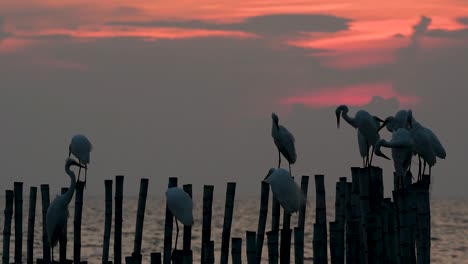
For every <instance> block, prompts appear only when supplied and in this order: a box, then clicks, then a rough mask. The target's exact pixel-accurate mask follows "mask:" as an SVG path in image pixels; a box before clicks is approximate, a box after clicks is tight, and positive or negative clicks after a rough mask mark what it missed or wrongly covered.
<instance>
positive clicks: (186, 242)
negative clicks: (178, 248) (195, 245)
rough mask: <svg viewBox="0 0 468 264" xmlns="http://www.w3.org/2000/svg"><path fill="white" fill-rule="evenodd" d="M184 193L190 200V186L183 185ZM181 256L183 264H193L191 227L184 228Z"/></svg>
mask: <svg viewBox="0 0 468 264" xmlns="http://www.w3.org/2000/svg"><path fill="white" fill-rule="evenodd" d="M183 189H184V191H185V192H186V193H187V194H188V195H189V196H190V198H192V184H184V185H183ZM182 248H183V256H184V263H186V264H192V263H193V252H192V226H184V237H183V246H182Z"/></svg>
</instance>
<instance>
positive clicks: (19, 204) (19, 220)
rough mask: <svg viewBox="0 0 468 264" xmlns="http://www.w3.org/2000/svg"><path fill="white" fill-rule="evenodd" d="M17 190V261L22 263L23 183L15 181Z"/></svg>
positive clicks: (15, 190)
mask: <svg viewBox="0 0 468 264" xmlns="http://www.w3.org/2000/svg"><path fill="white" fill-rule="evenodd" d="M14 192H15V198H14V199H15V263H22V255H23V183H22V182H15V183H14Z"/></svg>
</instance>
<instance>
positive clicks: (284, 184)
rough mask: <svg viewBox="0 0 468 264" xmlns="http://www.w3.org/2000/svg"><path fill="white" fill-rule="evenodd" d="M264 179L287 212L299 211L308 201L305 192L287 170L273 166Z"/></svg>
mask: <svg viewBox="0 0 468 264" xmlns="http://www.w3.org/2000/svg"><path fill="white" fill-rule="evenodd" d="M264 180H265V181H266V182H267V183H268V184H270V186H271V191H272V192H273V196H274V197H275V198H276V199H277V200H278V202H279V203H280V205H281V206H282V207H283V209H284V211H285V212H286V213H288V214H292V213H295V212H297V211H298V210H299V209H300V208H301V206H302V205H303V204H304V203H305V202H306V200H305V197H304V193H303V192H302V190H301V188H300V187H299V185H297V183H296V182H295V181H294V178H293V177H291V175H290V174H289V172H288V171H287V170H285V169H283V168H278V169H275V168H271V169H270V171H269V172H268V175H267V176H266V177H265V179H264Z"/></svg>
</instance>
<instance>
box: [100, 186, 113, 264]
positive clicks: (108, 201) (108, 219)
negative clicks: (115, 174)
mask: <svg viewBox="0 0 468 264" xmlns="http://www.w3.org/2000/svg"><path fill="white" fill-rule="evenodd" d="M104 187H105V206H106V209H105V215H104V216H105V220H104V239H103V240H104V242H103V247H102V264H108V261H109V244H110V236H111V226H112V180H104Z"/></svg>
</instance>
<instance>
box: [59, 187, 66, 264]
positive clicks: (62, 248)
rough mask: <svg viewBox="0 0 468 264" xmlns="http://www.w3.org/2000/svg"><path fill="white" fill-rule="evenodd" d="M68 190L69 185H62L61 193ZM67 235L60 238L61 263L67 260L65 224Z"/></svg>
mask: <svg viewBox="0 0 468 264" xmlns="http://www.w3.org/2000/svg"><path fill="white" fill-rule="evenodd" d="M67 191H68V188H67V187H62V189H61V194H62V195H63V194H65V193H66V192H67ZM64 229H65V236H64V237H62V238H59V243H60V248H59V261H60V263H66V262H67V225H66V226H65V228H64Z"/></svg>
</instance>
